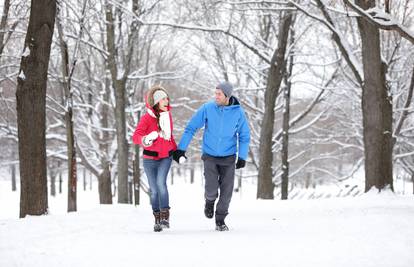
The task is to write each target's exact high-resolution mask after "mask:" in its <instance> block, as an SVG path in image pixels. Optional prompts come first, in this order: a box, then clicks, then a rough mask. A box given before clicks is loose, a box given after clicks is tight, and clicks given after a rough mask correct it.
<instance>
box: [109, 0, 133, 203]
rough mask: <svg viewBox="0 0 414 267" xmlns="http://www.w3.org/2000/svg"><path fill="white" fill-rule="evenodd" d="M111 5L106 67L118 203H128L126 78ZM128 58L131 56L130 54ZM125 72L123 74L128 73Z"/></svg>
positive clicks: (110, 5)
mask: <svg viewBox="0 0 414 267" xmlns="http://www.w3.org/2000/svg"><path fill="white" fill-rule="evenodd" d="M112 9H113V5H112V3H111V2H110V1H106V5H105V14H106V44H107V47H108V53H109V55H108V67H109V70H110V72H111V77H112V86H113V88H114V91H115V126H116V135H117V145H118V203H128V143H127V140H126V120H125V102H126V101H125V85H126V78H127V77H126V76H125V74H124V76H123V77H122V78H119V77H118V72H119V71H118V67H117V57H118V51H117V48H116V45H115V25H114V24H115V19H114V17H113V11H112ZM129 56H132V55H131V54H130V55H129ZM128 72H129V71H128V70H125V73H128Z"/></svg>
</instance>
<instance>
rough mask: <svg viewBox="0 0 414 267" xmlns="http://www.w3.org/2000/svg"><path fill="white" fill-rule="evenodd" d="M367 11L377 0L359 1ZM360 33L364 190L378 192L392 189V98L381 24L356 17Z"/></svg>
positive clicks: (358, 3) (357, 2)
mask: <svg viewBox="0 0 414 267" xmlns="http://www.w3.org/2000/svg"><path fill="white" fill-rule="evenodd" d="M356 4H357V5H359V6H360V7H361V8H363V9H364V10H366V9H368V8H371V7H374V6H375V1H374V0H370V1H366V0H357V1H356ZM357 22H358V27H359V30H360V34H361V43H362V61H363V70H364V84H363V88H362V113H363V114H362V116H363V132H364V137H363V139H364V149H365V151H364V153H365V192H367V191H369V190H370V189H371V188H372V187H375V188H377V189H378V190H379V191H381V190H382V189H384V188H385V187H387V186H389V187H390V189H391V190H394V189H393V177H392V175H393V170H392V167H393V166H392V103H391V101H392V99H391V98H390V97H389V96H388V90H387V87H386V79H385V74H386V72H387V70H386V66H385V63H382V61H381V47H380V34H379V29H378V27H376V26H374V25H372V24H371V23H370V22H368V21H367V20H365V19H364V18H361V17H359V18H357Z"/></svg>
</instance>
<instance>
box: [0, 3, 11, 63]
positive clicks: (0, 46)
mask: <svg viewBox="0 0 414 267" xmlns="http://www.w3.org/2000/svg"><path fill="white" fill-rule="evenodd" d="M9 9H10V0H4V4H3V15H2V17H1V22H0V58H1V56H2V55H3V50H4V46H5V45H6V44H5V42H4V36H5V35H6V26H7V20H8V18H9Z"/></svg>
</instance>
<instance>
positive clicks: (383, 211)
mask: <svg viewBox="0 0 414 267" xmlns="http://www.w3.org/2000/svg"><path fill="white" fill-rule="evenodd" d="M0 176H1V175H0ZM0 178H1V177H0ZM78 185H79V186H78V190H79V192H78V209H79V211H78V212H75V213H69V214H68V213H66V212H65V209H66V200H65V199H66V193H64V194H61V195H58V196H56V197H49V203H50V214H49V215H47V216H40V217H37V216H28V217H26V218H25V219H17V216H18V200H19V193H18V192H11V190H10V188H11V183H10V181H5V180H4V179H3V180H2V179H0V266H35V267H36V266H60V267H63V266H136V265H140V266H292V267H293V266H295V267H297V266H318V267H325V266H326V267H332V266H338V267H341V266H344V267H345V266H346V267H350V266H352V267H357V266H361V267H369V266H373V267H381V266H383V267H389V266H393V267H405V266H407V267H408V266H413V264H414V256H413V255H412V251H413V249H414V228H413V227H412V222H413V221H414V201H413V200H414V197H413V196H412V195H410V194H409V195H397V194H394V193H392V192H389V191H386V192H382V193H381V194H378V193H377V192H376V191H370V192H368V193H367V194H363V195H362V196H358V197H353V198H352V197H348V198H329V199H315V200H304V199H300V200H288V201H281V200H256V199H255V197H254V193H255V185H254V184H253V183H247V182H246V183H243V187H242V190H241V191H240V192H239V193H234V195H233V200H232V203H231V206H230V214H229V216H228V218H227V220H226V222H227V224H228V226H229V228H230V231H229V232H217V231H215V230H214V221H213V220H209V219H206V218H205V217H204V215H203V187H202V183H201V181H198V180H196V183H195V184H192V185H191V184H189V183H185V182H184V179H183V178H180V177H174V185H171V184H169V190H170V204H171V207H172V208H171V221H170V222H171V229H166V230H164V231H162V232H160V233H155V232H153V231H152V222H153V218H152V214H151V207H150V205H149V201H148V197H147V196H146V195H145V194H142V195H141V196H142V198H141V202H142V204H141V205H140V206H137V207H134V206H133V205H126V204H114V205H98V204H97V201H98V196H97V193H96V191H95V190H92V191H89V190H88V191H83V189H82V188H81V186H80V185H81V182H80V183H79V184H78ZM93 187H94V189H96V188H97V185H96V184H94V185H93ZM63 192H66V189H65V190H64V191H63ZM115 202H116V201H115Z"/></svg>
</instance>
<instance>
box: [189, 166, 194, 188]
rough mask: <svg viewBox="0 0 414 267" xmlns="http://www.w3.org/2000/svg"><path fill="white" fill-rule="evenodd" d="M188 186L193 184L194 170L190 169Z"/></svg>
mask: <svg viewBox="0 0 414 267" xmlns="http://www.w3.org/2000/svg"><path fill="white" fill-rule="evenodd" d="M190 184H194V168H191V169H190Z"/></svg>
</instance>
